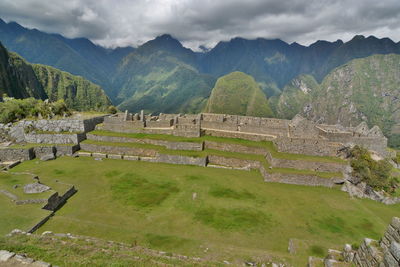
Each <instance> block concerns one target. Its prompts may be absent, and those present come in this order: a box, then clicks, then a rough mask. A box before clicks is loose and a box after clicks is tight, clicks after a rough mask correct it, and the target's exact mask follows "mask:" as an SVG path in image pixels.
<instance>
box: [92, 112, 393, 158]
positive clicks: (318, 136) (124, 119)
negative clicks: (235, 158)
mask: <svg viewBox="0 0 400 267" xmlns="http://www.w3.org/2000/svg"><path fill="white" fill-rule="evenodd" d="M98 128H101V129H104V130H109V131H115V132H127V133H149V134H152V133H153V134H171V135H176V136H184V137H199V136H202V135H212V136H220V137H231V138H242V139H248V140H254V141H273V142H274V143H275V145H276V147H277V149H278V151H280V152H288V153H296V154H306V155H316V156H337V155H338V151H339V150H340V149H342V148H344V147H349V146H353V145H361V146H364V147H366V148H368V149H369V150H372V151H374V152H376V153H377V154H379V155H381V156H382V157H387V156H389V152H388V151H387V149H386V148H387V138H386V137H385V136H384V135H383V133H382V131H381V130H380V128H379V127H378V126H374V127H372V128H371V129H370V128H369V127H368V125H367V124H366V123H365V122H362V123H360V125H358V126H357V127H344V126H341V125H326V124H317V123H314V122H311V121H309V120H307V119H305V118H303V117H302V116H300V115H296V116H295V117H294V118H293V119H292V120H284V119H275V118H260V117H250V116H240V115H227V114H211V113H200V114H163V113H160V114H159V115H158V116H152V115H151V114H149V115H145V114H144V112H143V111H142V112H140V113H136V114H131V113H128V112H127V111H126V112H125V113H118V114H115V115H113V116H109V117H106V118H104V123H103V125H102V126H101V127H98Z"/></svg>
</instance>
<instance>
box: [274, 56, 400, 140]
mask: <svg viewBox="0 0 400 267" xmlns="http://www.w3.org/2000/svg"><path fill="white" fill-rule="evenodd" d="M399 62H400V55H395V54H389V55H373V56H370V57H367V58H360V59H354V60H352V61H350V62H348V63H347V64H345V65H342V66H340V67H338V68H336V69H334V70H333V71H331V72H330V73H329V74H328V75H327V76H326V77H325V78H324V79H323V81H322V83H321V84H320V85H319V88H317V89H315V90H313V91H312V94H311V95H310V96H309V98H310V100H308V102H309V103H310V106H309V107H311V108H310V109H305V110H303V109H302V108H301V109H300V110H298V111H302V112H303V113H304V114H305V115H306V116H307V117H308V118H313V119H314V120H316V121H317V120H318V121H321V122H323V123H327V124H336V123H338V122H340V124H342V125H343V126H351V125H352V126H355V125H357V124H359V123H360V122H362V121H366V122H367V124H368V126H369V127H373V126H374V125H377V126H379V127H380V128H381V130H382V132H383V133H384V134H385V136H387V137H388V138H389V145H390V146H391V147H394V148H396V147H400V138H399V136H398V135H399V134H400V132H399V130H398V126H397V124H398V121H399V118H400V103H399V102H398V101H397V99H398V98H399V97H400V91H399V90H398V84H399V83H400V64H399ZM294 96H295V95H294ZM282 101H285V99H284V95H282ZM304 104H305V103H304ZM361 114H362V115H361Z"/></svg>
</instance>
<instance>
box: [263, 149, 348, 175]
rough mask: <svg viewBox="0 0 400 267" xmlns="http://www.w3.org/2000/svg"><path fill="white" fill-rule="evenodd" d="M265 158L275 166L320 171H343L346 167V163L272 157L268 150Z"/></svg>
mask: <svg viewBox="0 0 400 267" xmlns="http://www.w3.org/2000/svg"><path fill="white" fill-rule="evenodd" d="M266 158H267V160H268V162H269V163H270V164H271V166H273V167H277V168H291V169H302V170H313V171H320V172H343V171H344V170H345V169H346V167H347V164H340V163H335V162H318V161H307V160H292V159H282V158H274V157H273V156H272V155H271V153H270V152H269V151H266Z"/></svg>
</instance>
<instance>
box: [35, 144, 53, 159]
mask: <svg viewBox="0 0 400 267" xmlns="http://www.w3.org/2000/svg"><path fill="white" fill-rule="evenodd" d="M33 152H34V153H35V157H36V158H39V159H40V158H41V157H43V156H46V155H49V154H52V155H55V154H56V152H57V150H56V148H55V147H54V146H42V147H34V148H33Z"/></svg>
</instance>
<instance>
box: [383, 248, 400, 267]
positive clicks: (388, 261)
mask: <svg viewBox="0 0 400 267" xmlns="http://www.w3.org/2000/svg"><path fill="white" fill-rule="evenodd" d="M383 259H384V263H385V266H388V267H390V266H398V265H397V264H398V262H397V261H396V259H395V258H394V257H393V255H392V254H390V252H386V253H385V255H384V258H383Z"/></svg>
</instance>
